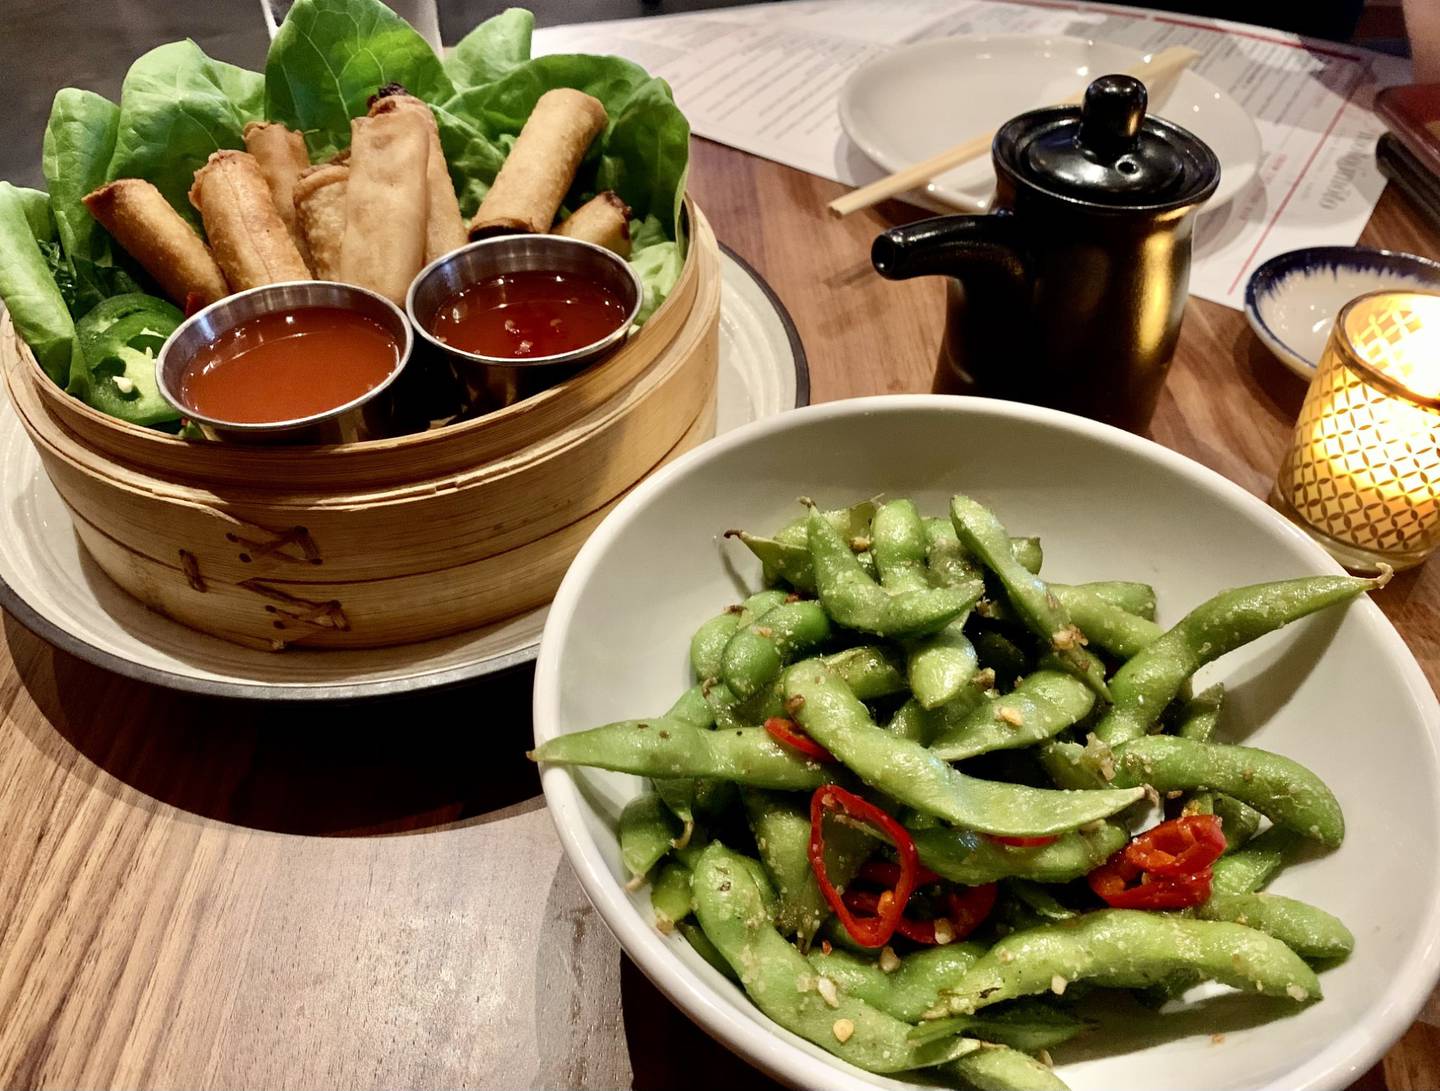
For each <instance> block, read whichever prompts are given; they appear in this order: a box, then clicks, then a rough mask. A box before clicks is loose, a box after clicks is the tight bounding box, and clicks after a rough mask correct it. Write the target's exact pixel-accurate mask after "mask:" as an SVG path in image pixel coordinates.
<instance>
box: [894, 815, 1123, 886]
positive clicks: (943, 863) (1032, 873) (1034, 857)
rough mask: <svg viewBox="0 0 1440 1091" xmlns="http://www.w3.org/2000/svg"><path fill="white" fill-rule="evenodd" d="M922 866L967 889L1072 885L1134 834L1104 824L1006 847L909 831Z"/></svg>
mask: <svg viewBox="0 0 1440 1091" xmlns="http://www.w3.org/2000/svg"><path fill="white" fill-rule="evenodd" d="M910 836H911V837H913V838H914V839H915V848H916V850H917V851H918V852H919V853H920V862H921V863H922V864H924V865H925V866H926V867H928V868H929V869H930V870H931V871H933V872H935V874H937V875H939V876H941V877H942V878H945V879H949V880H950V881H951V882H955V883H963V884H964V885H965V886H981V885H983V884H985V883H993V882H996V881H997V880H1000V879H1008V878H1012V877H1013V878H1021V879H1033V880H1035V881H1036V882H1039V883H1068V882H1069V881H1070V880H1071V879H1078V878H1080V876H1082V875H1088V874H1089V873H1090V872H1092V871H1094V870H1095V869H1096V868H1097V867H1099V866H1100V865H1101V864H1103V863H1104V862H1105V861H1106V860H1108V859H1110V857H1111V856H1112V855H1114V854H1115V853H1116V852H1119V851H1120V849H1122V848H1124V846H1125V842H1127V841H1128V840H1130V834H1129V833H1128V832H1127V831H1126V829H1125V828H1124V827H1123V826H1119V825H1116V824H1115V823H1113V822H1105V823H1102V824H1100V825H1099V826H1098V827H1097V828H1094V829H1088V830H1084V831H1080V830H1076V831H1074V832H1073V833H1067V834H1063V835H1061V836H1060V837H1059V838H1058V839H1056V840H1055V841H1052V842H1050V844H1048V845H1032V846H1022V845H1002V844H999V843H997V842H995V841H992V840H991V839H990V838H988V837H977V836H976V835H975V834H973V833H971V832H970V831H969V830H956V829H945V828H939V829H928V830H911V831H910Z"/></svg>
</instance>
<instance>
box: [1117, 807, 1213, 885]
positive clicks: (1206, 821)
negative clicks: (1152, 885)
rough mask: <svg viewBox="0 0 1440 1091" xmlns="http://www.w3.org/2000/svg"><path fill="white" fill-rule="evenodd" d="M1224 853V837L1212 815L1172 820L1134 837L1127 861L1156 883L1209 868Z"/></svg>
mask: <svg viewBox="0 0 1440 1091" xmlns="http://www.w3.org/2000/svg"><path fill="white" fill-rule="evenodd" d="M1224 851H1225V834H1224V831H1223V830H1222V829H1221V825H1220V819H1218V818H1216V817H1215V816H1214V815H1213V814H1195V815H1187V816H1185V817H1184V818H1172V819H1171V820H1170V821H1169V822H1162V823H1160V825H1158V826H1156V827H1154V828H1153V829H1150V830H1146V831H1145V832H1144V833H1142V834H1140V835H1138V836H1137V837H1135V838H1134V839H1133V840H1132V841H1131V842H1130V843H1129V844H1128V845H1126V846H1125V859H1126V860H1128V861H1129V862H1130V863H1132V864H1134V865H1135V866H1136V867H1138V868H1140V869H1141V870H1142V871H1145V872H1148V873H1149V874H1150V875H1152V876H1154V877H1155V878H1157V879H1168V878H1183V877H1185V876H1189V875H1195V874H1198V873H1199V872H1201V871H1203V870H1205V869H1206V868H1208V867H1209V866H1210V865H1211V864H1213V863H1214V862H1215V861H1216V860H1218V859H1219V858H1220V854H1221V853H1222V852H1224Z"/></svg>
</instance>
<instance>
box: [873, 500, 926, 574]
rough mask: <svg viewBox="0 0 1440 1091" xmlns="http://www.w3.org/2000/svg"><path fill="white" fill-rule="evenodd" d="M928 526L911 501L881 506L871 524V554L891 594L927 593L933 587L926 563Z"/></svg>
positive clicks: (891, 501)
mask: <svg viewBox="0 0 1440 1091" xmlns="http://www.w3.org/2000/svg"><path fill="white" fill-rule="evenodd" d="M927 545H928V543H927V542H926V540H925V524H924V523H923V522H921V520H920V513H919V512H918V511H916V510H915V505H914V504H913V503H911V502H910V501H909V500H890V501H887V502H886V503H884V504H881V505H880V507H879V508H877V509H876V511H875V518H874V519H873V520H872V521H871V523H870V552H871V553H873V554H874V555H875V568H876V569H877V570H878V571H879V573H880V586H882V587H884V588H885V589H886V590H887V591H923V590H926V589H927V588H929V587H931V586H932V583H931V580H930V578H929V570H928V568H927V566H926V563H925V556H926V550H927Z"/></svg>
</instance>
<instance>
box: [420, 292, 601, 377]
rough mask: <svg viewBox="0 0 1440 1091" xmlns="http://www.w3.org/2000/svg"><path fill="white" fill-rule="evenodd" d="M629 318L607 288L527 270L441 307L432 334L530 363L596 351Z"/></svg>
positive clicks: (459, 346)
mask: <svg viewBox="0 0 1440 1091" xmlns="http://www.w3.org/2000/svg"><path fill="white" fill-rule="evenodd" d="M625 318H626V308H625V305H624V303H623V302H621V300H620V298H619V296H617V295H615V293H613V292H611V291H609V290H608V289H607V288H605V287H604V285H601V284H597V283H596V282H595V281H593V280H587V279H586V278H584V277H580V276H575V275H573V274H570V273H552V272H544V271H540V270H525V271H523V272H516V273H504V274H501V275H499V276H493V277H488V278H487V279H485V280H481V281H477V282H476V283H474V284H471V285H469V286H468V287H466V288H463V289H461V290H460V291H459V292H457V293H456V294H455V295H453V296H451V297H450V298H449V299H447V300H446V301H445V302H444V303H443V304H442V305H441V306H440V309H439V310H438V311H437V312H436V314H435V320H434V323H433V326H432V329H431V332H432V333H433V334H434V335H435V337H436V338H437V339H438V340H441V341H444V342H445V343H446V344H449V345H453V346H454V347H455V348H457V349H460V350H462V351H464V352H473V353H476V354H477V355H480V356H495V357H500V358H503V359H508V360H524V359H530V358H534V357H539V356H557V355H559V354H561V353H565V352H573V351H574V350H575V349H579V348H584V347H585V346H586V345H592V344H594V343H595V342H596V341H599V340H601V339H602V338H604V337H606V336H608V335H609V334H611V333H614V332H615V331H616V330H617V329H619V328H620V327H621V325H623V324H624V322H625Z"/></svg>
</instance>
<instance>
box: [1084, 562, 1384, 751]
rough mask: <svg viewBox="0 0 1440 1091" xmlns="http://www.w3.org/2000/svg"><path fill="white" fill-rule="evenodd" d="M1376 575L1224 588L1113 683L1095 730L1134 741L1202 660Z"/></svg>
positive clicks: (1360, 587) (1110, 739)
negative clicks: (1108, 707)
mask: <svg viewBox="0 0 1440 1091" xmlns="http://www.w3.org/2000/svg"><path fill="white" fill-rule="evenodd" d="M1387 582H1389V575H1388V574H1387V575H1384V576H1381V577H1379V578H1377V579H1373V580H1371V579H1361V578H1359V577H1355V576H1306V577H1303V578H1301V579H1298V580H1282V581H1280V582H1278V583H1260V584H1254V585H1252V586H1250V587H1239V588H1236V589H1234V590H1232V591H1222V592H1221V593H1220V594H1218V595H1216V596H1215V597H1214V598H1212V599H1210V600H1209V601H1208V602H1205V603H1203V604H1202V605H1200V606H1197V607H1196V608H1195V609H1194V610H1191V611H1190V613H1188V614H1186V615H1185V616H1184V617H1183V618H1181V619H1180V621H1179V622H1178V623H1177V624H1176V625H1175V627H1174V628H1173V629H1170V630H1169V631H1168V632H1166V633H1165V635H1164V636H1162V637H1160V639H1159V640H1157V641H1155V642H1154V643H1153V644H1151V645H1150V646H1149V647H1147V648H1146V649H1145V650H1144V651H1142V652H1140V653H1139V654H1138V655H1136V656H1135V657H1134V658H1133V659H1130V660H1129V661H1128V662H1126V664H1125V665H1124V666H1123V667H1121V668H1120V669H1119V670H1118V671H1117V672H1116V674H1115V677H1114V678H1112V679H1111V680H1110V685H1111V700H1112V701H1113V702H1114V707H1113V708H1112V709H1111V710H1110V712H1109V713H1108V714H1107V715H1106V716H1105V718H1104V719H1103V720H1101V721H1100V723H1099V725H1098V726H1096V728H1095V734H1096V735H1097V736H1099V737H1100V739H1101V740H1102V741H1103V742H1106V743H1109V744H1110V745H1111V746H1118V745H1119V744H1120V743H1123V742H1126V741H1128V740H1130V739H1138V738H1140V736H1142V735H1144V734H1145V733H1146V731H1148V730H1149V728H1150V725H1151V724H1153V723H1155V721H1156V720H1158V719H1159V718H1160V714H1161V713H1162V712H1164V711H1165V706H1166V705H1168V704H1169V703H1170V702H1171V701H1172V700H1174V699H1175V697H1176V695H1177V694H1178V693H1179V692H1180V688H1181V686H1183V685H1184V684H1185V682H1186V681H1187V680H1188V679H1189V678H1190V676H1191V675H1192V674H1194V673H1195V672H1196V671H1197V670H1199V669H1200V668H1201V667H1203V666H1205V664H1207V663H1210V662H1213V661H1214V660H1215V659H1218V658H1219V657H1220V656H1222V655H1224V654H1225V653H1226V652H1229V651H1234V650H1235V649H1236V648H1239V647H1241V646H1243V645H1245V644H1248V643H1250V642H1251V641H1252V640H1255V639H1257V638H1259V637H1261V636H1264V635H1265V634H1266V633H1269V632H1273V631H1274V630H1276V629H1279V628H1281V627H1282V626H1284V625H1288V624H1290V622H1292V621H1298V620H1299V619H1300V618H1302V617H1305V616H1307V615H1309V614H1313V613H1315V612H1316V611H1317V610H1323V609H1325V608H1326V607H1327V606H1334V605H1337V604H1338V603H1342V602H1348V601H1349V600H1350V599H1353V598H1354V597H1355V596H1356V595H1359V594H1361V593H1362V592H1365V591H1368V590H1371V589H1374V588H1380V587H1383V586H1385V584H1386V583H1387Z"/></svg>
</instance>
